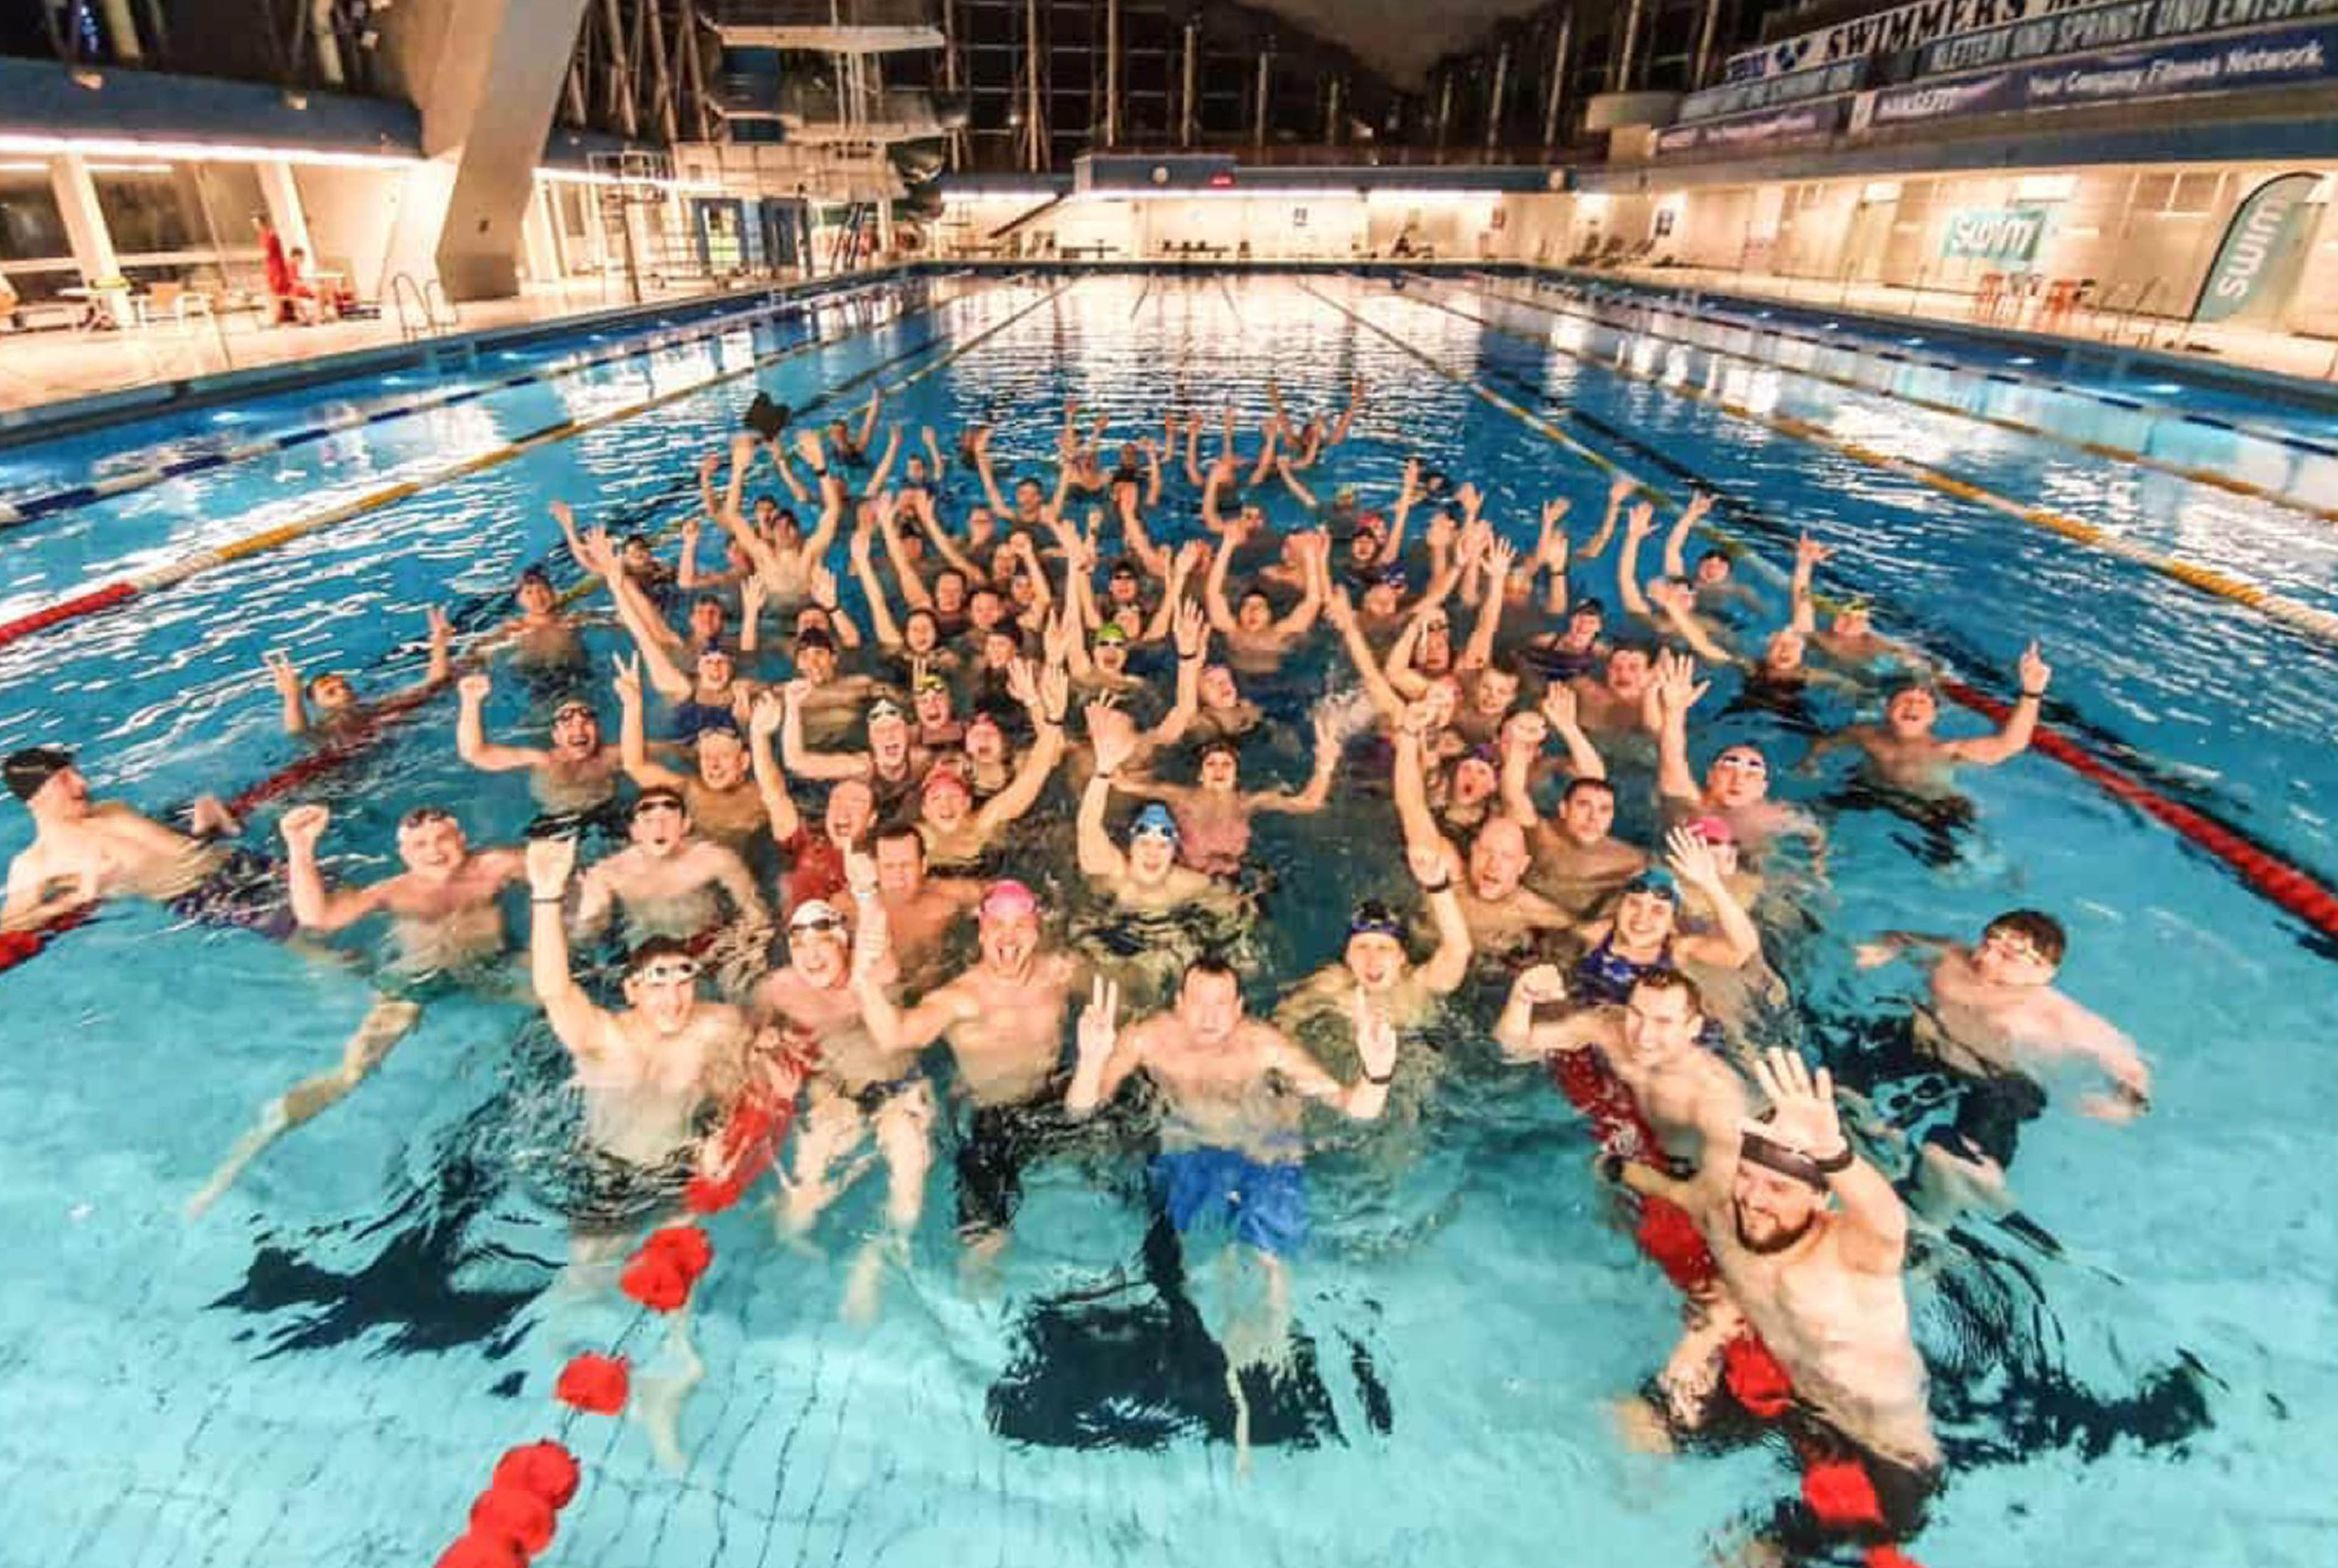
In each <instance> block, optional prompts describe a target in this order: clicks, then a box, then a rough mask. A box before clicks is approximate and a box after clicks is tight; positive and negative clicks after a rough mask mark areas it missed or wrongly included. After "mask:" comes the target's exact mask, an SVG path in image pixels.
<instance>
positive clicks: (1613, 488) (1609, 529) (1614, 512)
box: [1576, 474, 1640, 561]
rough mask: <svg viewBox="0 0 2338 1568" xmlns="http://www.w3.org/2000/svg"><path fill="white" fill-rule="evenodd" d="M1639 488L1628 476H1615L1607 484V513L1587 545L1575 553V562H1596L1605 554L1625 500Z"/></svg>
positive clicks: (1637, 482) (1638, 484) (1622, 511)
mask: <svg viewBox="0 0 2338 1568" xmlns="http://www.w3.org/2000/svg"><path fill="white" fill-rule="evenodd" d="M1639 487H1640V482H1639V481H1638V480H1637V479H1635V478H1633V477H1632V476H1631V475H1628V474H1620V475H1616V478H1615V479H1613V480H1611V481H1610V482H1609V483H1608V485H1607V511H1606V515H1604V516H1602V517H1601V518H1600V519H1599V529H1598V532H1596V533H1595V534H1592V535H1591V539H1590V542H1589V543H1588V544H1585V545H1584V546H1583V548H1582V549H1581V550H1578V551H1577V552H1576V559H1577V560H1578V561H1596V560H1598V559H1599V557H1600V555H1601V554H1604V553H1605V552H1606V548H1607V541H1608V540H1610V539H1612V538H1614V537H1615V535H1616V518H1618V517H1620V516H1622V515H1623V513H1624V501H1625V498H1626V496H1628V495H1631V494H1632V492H1633V491H1635V490H1637V489H1638V488H1639Z"/></svg>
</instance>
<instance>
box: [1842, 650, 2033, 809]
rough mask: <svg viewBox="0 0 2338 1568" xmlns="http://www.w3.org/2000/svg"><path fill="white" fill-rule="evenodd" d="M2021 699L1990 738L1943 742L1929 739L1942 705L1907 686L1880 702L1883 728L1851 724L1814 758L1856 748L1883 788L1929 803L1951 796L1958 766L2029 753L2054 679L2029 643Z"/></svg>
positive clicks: (1927, 692)
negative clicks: (1840, 748) (2041, 705)
mask: <svg viewBox="0 0 2338 1568" xmlns="http://www.w3.org/2000/svg"><path fill="white" fill-rule="evenodd" d="M2053 678H2054V671H2053V667H2052V666H2051V665H2049V664H2048V663H2047V662H2046V661H2045V660H2044V659H2042V658H2040V657H2039V656H2038V644H2037V643H2036V642H2031V643H2030V644H2029V647H2027V648H2025V649H2023V650H2022V652H2021V659H2020V663H2019V681H2020V685H2021V697H2020V700H2019V701H2017V702H2016V703H2014V705H2013V711H2012V712H2010V713H2009V714H2008V715H2007V716H2006V720H2005V723H2004V725H2003V727H2001V728H2000V729H1999V730H1998V731H1997V732H1996V733H1995V734H1993V735H1973V736H1968V737H1965V738H1964V739H1961V740H1941V739H1940V737H1939V736H1937V735H1935V734H1933V733H1932V726H1933V725H1934V724H1935V723H1936V722H1938V720H1939V719H1940V700H1939V699H1938V698H1937V697H1935V696H1934V695H1933V694H1932V690H1931V688H1930V687H1929V686H1926V685H1924V684H1922V683H1920V682H1910V683H1907V684H1904V685H1901V686H1899V687H1896V688H1894V689H1893V690H1892V691H1891V695H1890V696H1889V697H1888V698H1886V699H1885V700H1884V704H1883V722H1881V724H1854V725H1852V727H1851V728H1850V729H1848V730H1842V732H1841V733H1839V734H1835V735H1830V736H1827V737H1825V738H1823V739H1822V740H1820V741H1819V743H1818V745H1817V746H1816V747H1814V748H1813V749H1812V755H1813V756H1816V755H1819V754H1822V753H1823V752H1825V751H1827V750H1832V749H1833V748H1835V747H1838V746H1856V747H1858V748H1859V750H1861V751H1862V752H1863V753H1864V754H1865V757H1866V761H1867V766H1868V767H1869V768H1870V769H1872V770H1873V771H1874V773H1875V774H1876V776H1877V777H1878V779H1880V781H1881V782H1882V783H1883V784H1885V785H1887V786H1889V787H1890V788H1891V789H1898V790H1902V791H1905V792H1907V793H1909V794H1911V795H1915V796H1918V797H1920V798H1926V799H1932V798H1938V797H1940V796H1943V795H1946V794H1947V793H1949V791H1950V776H1951V775H1952V774H1953V773H1954V771H1955V770H1956V769H1957V768H1958V767H1960V766H1963V767H1970V768H1994V767H1996V766H1998V765H1999V763H2001V762H2008V761H2010V760H2013V759H2014V758H2016V757H2019V755H2021V753H2023V752H2024V751H2027V750H2029V741H2030V738H2031V737H2032V736H2033V735H2035V734H2036V733H2037V730H2038V702H2039V699H2041V698H2043V697H2044V696H2045V695H2046V687H2047V683H2048V681H2051V680H2052V679H2053Z"/></svg>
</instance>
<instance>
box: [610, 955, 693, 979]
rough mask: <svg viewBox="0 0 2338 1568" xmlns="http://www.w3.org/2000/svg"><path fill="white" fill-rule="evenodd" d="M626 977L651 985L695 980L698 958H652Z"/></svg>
mask: <svg viewBox="0 0 2338 1568" xmlns="http://www.w3.org/2000/svg"><path fill="white" fill-rule="evenodd" d="M626 978H627V979H629V980H639V981H643V982H644V983H645V984H647V985H675V984H678V983H680V982H682V981H684V980H695V979H697V978H698V960H697V959H695V958H681V957H667V958H653V959H651V960H650V961H649V962H648V963H646V964H644V965H642V966H641V967H640V968H638V969H636V970H634V972H633V973H632V974H631V975H627V976H626Z"/></svg>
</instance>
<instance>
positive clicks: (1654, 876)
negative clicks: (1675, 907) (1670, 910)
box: [1624, 866, 1681, 904]
mask: <svg viewBox="0 0 2338 1568" xmlns="http://www.w3.org/2000/svg"><path fill="white" fill-rule="evenodd" d="M1624 891H1625V892H1626V893H1654V894H1655V896H1656V897H1659V898H1666V899H1669V900H1671V901H1672V902H1673V903H1675V904H1677V903H1679V902H1680V901H1681V895H1680V881H1679V879H1678V878H1677V877H1674V875H1673V874H1672V873H1671V872H1669V871H1667V870H1665V868H1664V867H1661V866H1651V867H1648V868H1647V869H1646V870H1645V871H1643V872H1641V873H1640V874H1639V875H1638V876H1637V877H1633V878H1632V879H1631V880H1630V881H1629V882H1626V883H1625V884H1624Z"/></svg>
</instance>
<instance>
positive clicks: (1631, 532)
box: [1624, 501, 1656, 539]
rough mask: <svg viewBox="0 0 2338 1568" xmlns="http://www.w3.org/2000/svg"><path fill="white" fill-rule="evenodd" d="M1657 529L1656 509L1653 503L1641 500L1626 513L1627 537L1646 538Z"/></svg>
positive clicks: (1625, 531) (1625, 530) (1625, 533)
mask: <svg viewBox="0 0 2338 1568" xmlns="http://www.w3.org/2000/svg"><path fill="white" fill-rule="evenodd" d="M1655 531H1656V509H1655V506H1654V505H1652V504H1650V503H1648V502H1645V501H1643V502H1640V503H1639V504H1638V505H1635V506H1634V507H1633V508H1632V509H1631V511H1629V512H1627V513H1626V514H1625V515H1624V537H1625V538H1626V539H1645V538H1646V537H1647V536H1648V535H1649V534H1653V533H1655Z"/></svg>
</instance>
